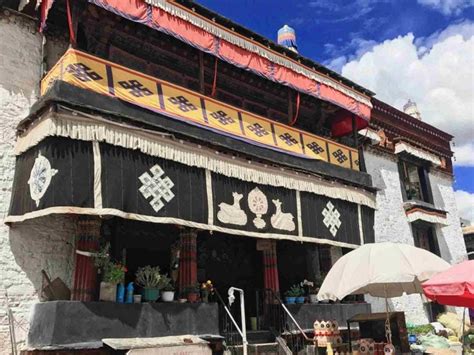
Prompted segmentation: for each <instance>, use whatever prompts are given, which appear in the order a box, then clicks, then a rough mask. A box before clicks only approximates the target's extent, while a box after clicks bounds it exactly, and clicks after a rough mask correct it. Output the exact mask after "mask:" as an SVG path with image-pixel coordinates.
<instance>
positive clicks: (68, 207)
mask: <svg viewBox="0 0 474 355" xmlns="http://www.w3.org/2000/svg"><path fill="white" fill-rule="evenodd" d="M0 5H1V6H2V8H1V12H0V125H1V126H0V128H1V131H2V138H1V140H0V144H1V149H2V154H1V155H0V164H1V165H0V166H1V175H0V176H1V180H0V181H1V189H0V197H1V198H0V201H1V206H2V212H3V215H2V216H3V218H4V221H3V222H4V223H2V224H1V225H0V245H1V246H2V247H1V250H0V272H1V275H2V283H1V284H0V307H1V308H0V314H1V317H0V344H5V349H3V348H2V349H1V350H2V351H3V350H5V352H6V353H9V351H10V349H11V348H12V347H11V345H12V343H13V345H16V346H17V347H18V348H20V347H23V348H27V349H29V350H31V351H33V350H44V349H71V348H75V349H86V348H87V349H97V351H98V353H101V352H100V351H101V349H102V350H103V349H104V346H105V344H104V343H103V342H102V340H103V339H110V338H115V339H120V338H130V337H133V338H140V337H161V336H171V335H189V334H190V335H206V339H207V340H208V341H210V342H211V343H213V344H214V343H215V344H217V343H219V339H221V341H222V339H225V340H226V342H227V343H228V344H229V343H230V342H231V341H232V339H233V338H235V335H236V332H235V329H231V328H232V324H231V322H230V320H229V319H228V317H227V314H226V311H225V309H224V308H223V303H224V302H223V301H222V298H224V299H227V289H228V288H229V287H231V286H233V287H238V288H240V289H243V290H244V292H245V295H246V309H245V310H246V315H247V318H248V319H247V324H248V327H249V329H250V328H255V329H253V330H255V331H257V332H258V331H260V332H261V334H264V335H265V334H266V333H265V332H266V331H268V330H269V329H273V330H275V329H277V330H279V331H281V332H283V330H284V329H281V328H279V326H280V325H281V321H282V317H285V314H284V312H283V311H282V308H281V307H280V306H281V305H280V303H279V302H281V301H280V299H281V298H283V294H284V293H285V292H286V291H288V290H290V289H291V287H292V286H293V285H297V284H299V283H300V282H302V281H303V280H305V279H306V280H313V281H316V280H318V279H321V277H323V276H324V275H325V274H326V273H327V272H328V271H329V269H330V268H331V266H332V265H333V264H334V262H336V261H337V259H338V258H339V257H340V256H342V255H344V254H345V253H347V252H349V251H350V250H353V249H355V248H357V247H359V246H360V245H362V244H365V243H373V242H379V241H385V240H391V241H397V242H402V243H409V244H415V245H417V246H419V247H423V248H427V249H430V250H431V251H433V252H435V253H437V254H439V255H441V256H442V257H443V258H445V259H446V260H448V261H450V262H456V261H458V260H461V259H462V258H464V257H465V255H466V250H465V247H464V244H463V242H462V232H461V229H460V227H459V223H458V221H459V217H458V214H457V210H456V206H455V201H454V194H453V188H452V179H453V175H452V162H451V157H452V152H451V149H450V144H449V142H450V140H451V139H452V137H451V136H450V135H448V134H446V133H444V132H441V131H440V130H438V129H436V128H434V127H432V126H430V125H428V124H426V123H424V122H423V121H421V120H420V119H419V117H418V118H414V117H411V116H410V115H408V114H406V113H403V112H401V111H399V110H397V109H395V108H393V107H391V106H389V105H387V104H385V103H383V102H381V101H379V100H377V99H375V98H374V95H375V94H374V93H373V92H371V91H369V90H367V89H365V88H363V87H361V86H360V85H357V84H356V83H354V82H352V81H350V80H348V79H347V78H344V77H342V76H341V75H339V74H337V73H335V72H333V71H331V70H329V69H327V68H325V67H324V66H321V65H320V64H318V63H316V62H314V61H312V60H310V59H308V58H305V57H303V56H301V55H300V54H298V51H297V46H296V37H295V33H294V31H293V30H292V29H291V28H290V27H288V26H285V27H283V28H282V29H281V30H280V31H279V33H278V37H279V41H278V42H279V43H280V44H277V43H275V42H273V41H271V40H269V39H266V38H263V37H262V36H260V35H258V34H256V33H254V32H252V31H251V30H249V29H247V28H244V27H242V26H240V25H238V24H236V23H234V22H232V21H231V20H229V19H227V18H224V17H222V16H220V15H219V14H217V13H214V12H212V11H210V10H209V9H207V8H204V7H202V6H200V5H199V4H197V3H195V2H193V1H189V0H179V1H166V0H135V1H120V0H89V1H86V0H77V1H69V0H66V1H60V0H57V1H54V0H42V1H31V0H30V1H28V0H21V1H14V0H7V1H0ZM38 24H39V25H38ZM275 32H276V31H275ZM410 109H411V110H413V105H410ZM415 109H416V105H415ZM410 112H411V111H410ZM416 112H418V111H417V110H416ZM105 245H110V254H111V257H113V258H114V260H117V261H120V262H121V263H122V264H123V265H124V266H125V267H126V270H127V271H126V272H125V278H124V282H125V284H128V283H129V282H134V281H135V274H136V272H137V270H138V269H139V268H141V267H143V266H146V265H151V266H159V267H160V269H161V270H162V272H164V273H166V274H168V275H169V276H170V277H171V278H172V280H173V281H174V284H175V286H176V296H175V297H176V300H178V299H180V298H181V299H185V298H186V294H187V293H189V292H190V290H191V289H194V288H196V287H199V286H197V285H199V284H201V283H202V282H206V281H207V280H212V283H213V285H214V287H215V289H216V290H217V292H218V295H217V296H216V297H215V299H214V300H213V301H211V302H198V303H190V302H186V303H178V302H173V303H164V302H158V303H141V304H133V305H129V304H121V303H115V302H98V297H99V289H100V287H99V283H100V281H101V274H99V273H98V271H97V268H96V265H95V262H94V255H96V254H97V253H99V252H100V251H101V250H102V248H103V247H104V246H105ZM42 270H44V271H45V273H42ZM44 274H47V275H49V276H50V277H51V278H52V279H55V278H60V279H61V280H62V281H63V282H64V283H65V285H66V286H67V287H68V288H69V289H70V291H71V297H70V300H61V301H51V302H40V301H41V300H44V298H45V294H44V292H43V290H44V288H45V277H44ZM137 292H138V290H137ZM53 296H54V295H53ZM366 301H369V302H364V301H363V298H362V297H359V296H354V297H349V298H348V299H347V300H344V302H341V303H334V304H324V305H321V304H309V303H307V304H304V307H303V308H302V306H301V305H289V306H288V309H289V310H290V312H292V315H293V316H294V318H295V319H296V321H297V322H298V323H299V325H300V326H301V327H302V328H303V329H311V328H312V324H313V322H314V319H315V318H317V317H318V318H321V319H324V318H330V319H334V318H335V319H337V320H338V321H339V322H340V323H344V322H345V321H346V320H347V319H348V318H349V317H351V316H353V315H355V314H358V313H365V312H370V311H371V309H376V308H377V307H378V306H379V305H378V300H369V299H366ZM371 303H372V305H371ZM269 306H271V307H269ZM235 307H238V306H234V310H233V311H234V312H236V313H239V312H238V309H237V308H235ZM279 307H280V308H279ZM393 307H395V308H397V309H401V310H405V311H406V312H407V318H408V319H409V320H411V321H414V322H420V323H422V322H425V321H427V319H428V318H429V317H430V316H432V314H433V312H435V311H436V312H437V311H438V310H437V309H434V308H436V307H433V306H431V305H423V303H422V300H421V299H420V298H419V296H418V298H417V299H414V298H412V297H410V298H406V299H405V298H403V299H401V300H395V301H394V303H393ZM275 310H276V311H278V312H277V313H275ZM410 312H414V313H410ZM275 314H277V315H278V317H275ZM412 316H413V317H412ZM238 317H239V316H236V318H238ZM410 317H411V318H410ZM293 330H294V329H293ZM272 334H273V336H275V334H274V333H272ZM277 335H279V334H277ZM296 335H297V336H300V337H301V334H298V333H296ZM222 337H223V338H222ZM237 337H238V336H237ZM273 340H274V338H273V339H272V341H273ZM287 340H288V339H287ZM288 341H289V340H288ZM109 345H110V344H109ZM216 346H217V347H218V345H216Z"/></svg>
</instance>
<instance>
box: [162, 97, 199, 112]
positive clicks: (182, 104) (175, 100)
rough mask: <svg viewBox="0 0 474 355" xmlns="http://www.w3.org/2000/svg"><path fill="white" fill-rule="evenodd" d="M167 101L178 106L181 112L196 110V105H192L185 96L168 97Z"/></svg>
mask: <svg viewBox="0 0 474 355" xmlns="http://www.w3.org/2000/svg"><path fill="white" fill-rule="evenodd" d="M168 101H169V102H171V103H172V104H173V105H176V106H178V108H179V109H180V110H181V111H183V112H188V111H195V110H197V107H196V106H194V104H192V103H191V102H189V100H188V99H187V98H185V97H184V96H181V95H180V96H175V97H169V98H168Z"/></svg>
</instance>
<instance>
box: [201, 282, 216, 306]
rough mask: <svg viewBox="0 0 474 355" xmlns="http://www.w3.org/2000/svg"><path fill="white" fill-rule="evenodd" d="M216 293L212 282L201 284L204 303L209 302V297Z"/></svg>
mask: <svg viewBox="0 0 474 355" xmlns="http://www.w3.org/2000/svg"><path fill="white" fill-rule="evenodd" d="M213 293H214V286H213V284H212V281H211V280H207V282H203V283H202V284H201V299H202V301H203V302H206V303H207V302H209V295H212V294H213Z"/></svg>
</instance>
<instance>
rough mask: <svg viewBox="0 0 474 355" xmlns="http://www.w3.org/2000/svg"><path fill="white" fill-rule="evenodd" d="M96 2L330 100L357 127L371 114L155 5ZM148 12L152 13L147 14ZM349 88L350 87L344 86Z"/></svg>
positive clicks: (344, 96) (127, 1)
mask: <svg viewBox="0 0 474 355" xmlns="http://www.w3.org/2000/svg"><path fill="white" fill-rule="evenodd" d="M89 1H90V2H92V3H95V4H96V5H99V6H102V7H103V8H105V9H107V10H109V11H113V12H115V13H116V14H118V15H120V16H123V17H125V18H127V19H130V20H132V21H136V22H140V23H143V24H146V25H148V26H150V27H153V28H155V29H157V30H159V31H161V32H164V33H166V34H169V35H171V36H174V37H176V38H179V39H180V40H182V41H184V42H186V43H188V44H190V45H192V46H194V47H197V48H198V49H200V50H203V51H206V52H207V53H211V54H213V55H215V56H217V57H219V58H220V59H222V60H224V61H226V62H228V63H231V64H233V65H236V66H238V67H240V68H243V69H246V70H250V71H252V72H254V73H256V74H258V75H261V76H263V77H265V78H267V79H270V80H273V81H275V82H278V83H280V84H283V85H287V86H290V87H292V88H294V89H296V90H298V91H301V92H304V93H307V94H309V95H312V96H314V97H317V98H321V99H323V100H326V101H330V102H332V103H334V104H336V105H338V106H340V107H342V108H344V109H346V110H348V111H350V112H352V113H354V114H355V115H357V116H359V117H360V118H361V120H357V124H359V122H360V123H361V124H360V126H358V127H357V128H358V129H362V128H364V127H365V126H366V124H365V123H363V122H362V121H364V120H368V119H369V118H370V111H371V108H370V107H369V106H368V105H366V104H364V103H362V102H358V101H357V100H355V99H353V98H352V97H350V96H348V95H347V94H345V93H344V92H342V91H339V90H336V89H334V88H332V87H330V86H328V85H326V84H324V83H319V82H316V81H315V80H313V79H311V78H308V77H307V76H305V75H302V74H299V73H297V72H295V71H293V70H291V69H289V68H286V67H284V66H281V65H279V64H276V63H273V62H270V61H269V60H268V59H266V58H264V57H263V56H261V55H259V54H257V53H254V52H250V51H248V50H246V49H244V48H241V47H239V46H237V45H234V44H232V43H229V42H227V41H225V40H223V39H220V38H217V37H215V36H214V35H212V34H211V33H209V32H207V31H205V30H203V29H201V28H199V27H197V26H195V25H193V24H191V23H190V22H188V21H185V20H183V19H181V18H178V17H177V16H173V15H172V14H170V13H167V12H165V11H163V10H162V9H159V8H157V7H154V6H151V5H148V4H146V3H145V2H144V1H143V0H89ZM150 14H151V16H150ZM347 89H348V90H351V89H350V88H347Z"/></svg>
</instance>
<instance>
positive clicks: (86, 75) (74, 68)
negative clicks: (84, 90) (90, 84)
mask: <svg viewBox="0 0 474 355" xmlns="http://www.w3.org/2000/svg"><path fill="white" fill-rule="evenodd" d="M66 71H67V72H68V73H71V74H72V75H74V76H75V77H76V78H77V79H79V80H80V81H82V82H86V81H92V80H100V79H102V77H101V76H100V75H99V74H97V73H96V72H95V71H93V70H92V69H91V68H89V67H88V66H87V65H85V64H82V63H72V64H69V65H68V66H67V67H66Z"/></svg>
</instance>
